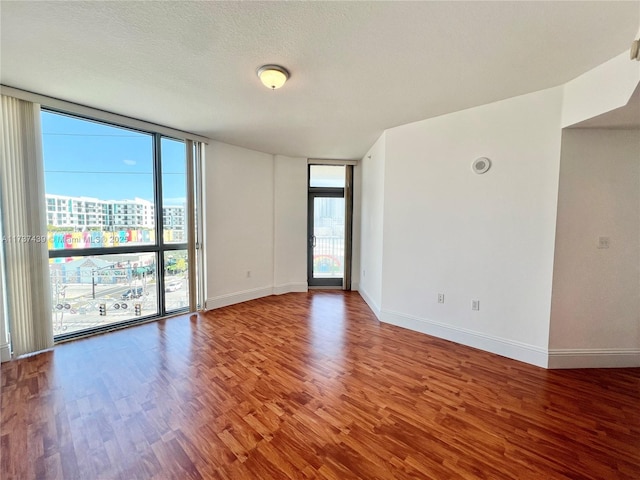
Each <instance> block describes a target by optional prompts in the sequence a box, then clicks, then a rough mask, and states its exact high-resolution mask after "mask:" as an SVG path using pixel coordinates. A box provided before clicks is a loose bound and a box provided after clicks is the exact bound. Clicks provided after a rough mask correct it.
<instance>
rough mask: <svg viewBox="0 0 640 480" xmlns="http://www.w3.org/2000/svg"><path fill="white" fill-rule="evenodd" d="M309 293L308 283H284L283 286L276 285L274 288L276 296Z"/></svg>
mask: <svg viewBox="0 0 640 480" xmlns="http://www.w3.org/2000/svg"><path fill="white" fill-rule="evenodd" d="M308 291H309V286H308V285H307V282H304V283H302V282H301V283H284V284H282V285H276V286H275V287H273V294H274V295H282V294H284V293H293V292H297V293H306V292H308Z"/></svg>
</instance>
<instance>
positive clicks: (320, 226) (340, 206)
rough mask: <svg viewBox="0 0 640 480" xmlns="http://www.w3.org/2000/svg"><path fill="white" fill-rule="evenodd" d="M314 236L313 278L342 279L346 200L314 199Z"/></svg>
mask: <svg viewBox="0 0 640 480" xmlns="http://www.w3.org/2000/svg"><path fill="white" fill-rule="evenodd" d="M313 236H314V241H313V278H342V276H343V275H344V198H338V197H315V198H314V202H313Z"/></svg>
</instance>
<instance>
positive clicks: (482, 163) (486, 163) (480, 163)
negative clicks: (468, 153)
mask: <svg viewBox="0 0 640 480" xmlns="http://www.w3.org/2000/svg"><path fill="white" fill-rule="evenodd" d="M490 168H491V160H489V159H488V158H487V157H480V158H476V159H475V160H474V161H473V163H472V164H471V169H472V170H473V171H474V172H476V173H477V174H478V175H480V174H483V173H486V172H487V170H489V169H490Z"/></svg>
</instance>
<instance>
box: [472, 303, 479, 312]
mask: <svg viewBox="0 0 640 480" xmlns="http://www.w3.org/2000/svg"><path fill="white" fill-rule="evenodd" d="M471 310H476V311H477V310H480V300H471Z"/></svg>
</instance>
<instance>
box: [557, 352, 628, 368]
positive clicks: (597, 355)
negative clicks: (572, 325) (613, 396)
mask: <svg viewBox="0 0 640 480" xmlns="http://www.w3.org/2000/svg"><path fill="white" fill-rule="evenodd" d="M629 367H640V349H637V348H609V349H607V348H555V349H550V350H549V368H629Z"/></svg>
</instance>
